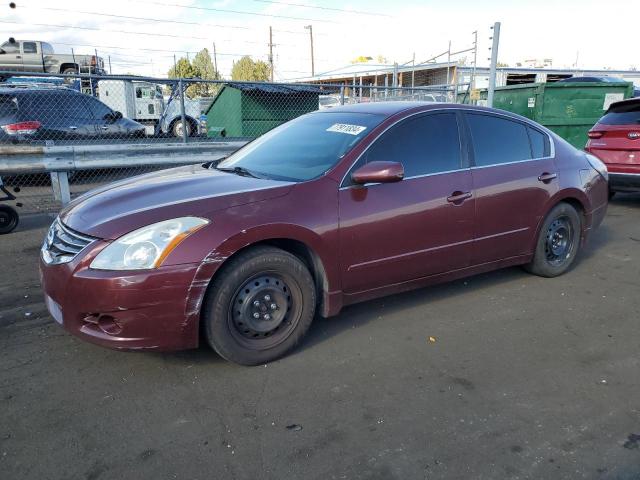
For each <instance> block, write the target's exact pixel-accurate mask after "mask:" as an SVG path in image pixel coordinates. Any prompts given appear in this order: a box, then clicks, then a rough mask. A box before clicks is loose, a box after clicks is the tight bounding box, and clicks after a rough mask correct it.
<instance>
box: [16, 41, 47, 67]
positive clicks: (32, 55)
mask: <svg viewBox="0 0 640 480" xmlns="http://www.w3.org/2000/svg"><path fill="white" fill-rule="evenodd" d="M20 43H21V44H22V67H23V70H24V71H25V72H42V71H43V70H44V68H43V66H42V55H41V53H40V52H39V51H38V44H37V43H36V42H20Z"/></svg>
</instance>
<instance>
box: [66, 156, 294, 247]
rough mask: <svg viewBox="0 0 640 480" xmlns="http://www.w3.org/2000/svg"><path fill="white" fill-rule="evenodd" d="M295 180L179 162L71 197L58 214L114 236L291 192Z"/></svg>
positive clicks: (87, 230) (76, 226)
mask: <svg viewBox="0 0 640 480" xmlns="http://www.w3.org/2000/svg"><path fill="white" fill-rule="evenodd" d="M293 185H294V183H291V182H282V181H276V180H267V179H259V178H252V177H243V176H240V175H236V174H232V173H225V172H220V171H219V170H215V169H207V168H203V167H202V165H192V166H187V167H178V168H172V169H168V170H162V171H159V172H154V173H149V174H146V175H141V176H138V177H132V178H128V179H125V180H121V181H118V182H115V183H111V184H109V185H105V186H103V187H100V188H97V189H95V190H91V191H89V192H88V193H86V194H84V195H82V196H80V197H78V198H77V199H75V200H73V201H72V202H71V203H70V204H69V205H68V206H67V207H66V208H65V209H64V210H63V211H62V212H61V214H60V219H61V220H62V222H63V223H64V224H65V225H67V226H68V227H70V228H72V229H73V230H76V231H78V232H80V233H84V234H86V235H91V236H94V237H98V238H106V239H115V238H118V237H119V236H121V235H124V234H125V233H128V232H130V231H132V230H135V229H137V228H140V227H143V226H145V225H150V224H152V223H155V222H160V221H163V220H168V219H171V218H177V217H184V216H189V215H192V216H199V217H203V218H209V219H211V217H212V215H213V213H214V212H215V211H218V210H221V209H225V208H229V207H234V206H238V205H244V204H248V203H253V202H258V201H261V200H266V199H269V198H274V197H278V196H282V195H286V194H287V193H289V191H290V190H291V188H292V187H293Z"/></svg>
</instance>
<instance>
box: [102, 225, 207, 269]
mask: <svg viewBox="0 0 640 480" xmlns="http://www.w3.org/2000/svg"><path fill="white" fill-rule="evenodd" d="M207 223H209V221H208V220H205V219H204V218H198V217H181V218H174V219H172V220H165V221H164V222H158V223H154V224H152V225H147V226H146V227H142V228H139V229H138V230H134V231H133V232H130V233H127V234H126V235H123V236H122V237H120V238H119V239H117V240H116V241H114V242H113V243H111V244H110V245H109V246H107V248H105V249H104V250H102V251H101V252H100V253H99V254H98V256H97V257H96V258H94V260H93V262H91V268H94V269H96V270H143V269H149V268H157V267H159V266H160V265H162V262H163V261H164V259H165V258H167V256H168V255H169V254H170V253H171V251H172V250H173V249H174V248H176V247H177V246H178V245H179V244H180V242H182V241H183V240H184V239H185V238H187V237H188V236H189V235H191V234H192V233H193V232H195V231H196V230H198V229H200V228H202V227H204V226H205V225H206V224H207Z"/></svg>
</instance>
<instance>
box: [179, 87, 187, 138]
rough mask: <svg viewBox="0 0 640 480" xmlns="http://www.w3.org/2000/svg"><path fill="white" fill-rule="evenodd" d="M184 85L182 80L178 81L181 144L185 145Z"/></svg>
mask: <svg viewBox="0 0 640 480" xmlns="http://www.w3.org/2000/svg"><path fill="white" fill-rule="evenodd" d="M183 87H184V85H183V84H182V79H179V80H178V90H179V91H180V116H181V117H182V120H181V121H182V143H187V119H186V117H185V114H184V88H183Z"/></svg>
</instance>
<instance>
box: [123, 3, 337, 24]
mask: <svg viewBox="0 0 640 480" xmlns="http://www.w3.org/2000/svg"><path fill="white" fill-rule="evenodd" d="M131 1H135V3H145V4H149V5H160V6H162V7H179V8H189V9H192V10H200V11H210V12H222V13H235V14H237V15H253V16H257V17H268V18H286V19H287V20H305V21H311V22H322V23H341V22H336V21H333V20H323V19H320V18H308V17H294V16H291V15H275V14H270V13H259V12H247V11H242V10H229V9H226V8H213V7H196V6H194V5H180V4H177V3H162V2H155V1H151V0H131Z"/></svg>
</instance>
